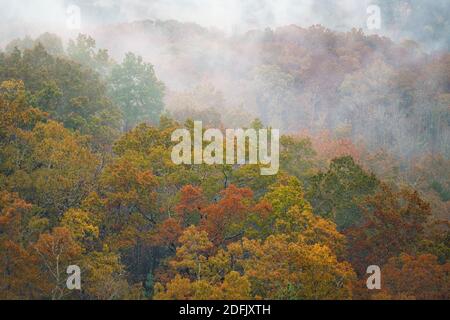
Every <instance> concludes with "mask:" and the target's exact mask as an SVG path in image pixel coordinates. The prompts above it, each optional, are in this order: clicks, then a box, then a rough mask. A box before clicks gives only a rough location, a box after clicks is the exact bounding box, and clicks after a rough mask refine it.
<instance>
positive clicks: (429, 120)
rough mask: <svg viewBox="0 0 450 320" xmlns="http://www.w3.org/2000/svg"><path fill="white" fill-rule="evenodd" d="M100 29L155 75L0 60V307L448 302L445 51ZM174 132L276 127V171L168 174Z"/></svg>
mask: <svg viewBox="0 0 450 320" xmlns="http://www.w3.org/2000/svg"><path fill="white" fill-rule="evenodd" d="M183 27H186V29H183ZM117 28H119V29H117V30H116V33H110V34H109V36H110V37H111V34H114V37H111V41H116V42H117V46H122V47H126V45H127V42H125V41H124V42H121V37H123V39H131V36H130V32H131V33H136V37H135V38H134V40H137V39H139V37H140V36H142V34H152V35H153V36H154V37H159V38H163V39H164V43H165V44H164V45H167V44H172V45H171V46H166V47H158V44H162V43H163V41H159V42H156V41H155V42H154V44H153V45H154V50H156V51H158V50H161V52H165V54H167V57H168V58H167V61H166V62H164V61H162V60H158V61H152V60H147V59H144V58H142V57H141V55H140V52H139V50H137V51H138V54H135V53H126V54H124V55H123V56H122V57H121V59H113V58H112V56H110V54H109V52H108V51H107V50H104V49H101V48H98V47H97V45H96V41H95V40H94V39H93V38H91V37H89V36H86V35H80V36H78V38H76V39H73V40H71V41H69V42H68V43H67V44H66V45H64V44H63V42H62V40H61V39H59V38H58V37H56V36H54V35H51V34H44V35H42V36H40V37H39V38H37V39H31V38H24V39H18V40H15V41H13V42H12V43H11V44H9V45H8V46H6V47H5V50H4V52H2V53H0V83H1V87H0V108H1V115H2V116H1V118H0V274H1V277H0V298H3V299H18V298H19V299H208V298H209V299H448V298H449V296H448V293H449V292H450V290H449V289H450V288H449V285H450V281H449V271H450V264H449V262H448V259H449V254H450V249H449V248H450V246H449V239H450V234H449V230H448V218H449V208H450V203H449V201H450V185H449V183H450V177H449V174H450V170H449V168H450V163H449V160H448V156H449V150H448V147H449V144H448V137H449V131H448V126H449V101H450V100H449V93H450V91H449V90H450V78H449V77H450V55H449V54H448V53H440V54H437V53H436V54H426V53H424V52H422V51H421V50H420V47H419V46H418V45H417V44H416V43H414V42H411V41H405V42H403V43H401V44H397V43H394V42H392V41H390V40H389V39H387V38H380V37H378V36H365V35H364V34H363V33H362V32H360V31H357V30H353V31H351V32H347V33H336V32H332V31H330V30H327V29H324V28H323V27H320V26H314V27H311V28H309V29H301V28H298V27H295V26H290V27H286V28H281V29H277V30H275V31H274V30H269V29H268V30H265V31H254V32H250V33H247V34H245V35H243V36H239V37H236V38H223V37H221V36H220V35H213V34H210V33H209V31H205V30H204V29H202V28H200V27H198V26H196V25H193V24H179V23H176V22H173V21H171V22H158V23H155V22H148V23H139V24H137V25H131V26H130V25H127V26H121V27H117ZM120 30H122V32H123V33H122V36H121V35H120V32H119V31H120ZM137 30H138V31H137ZM149 30H150V31H149ZM155 30H156V31H157V32H156V31H155ZM103 32H105V34H106V33H107V31H105V30H104V31H103ZM109 32H111V30H109ZM138 34H140V35H138ZM99 37H100V38H101V36H99ZM152 39H154V38H152ZM167 39H169V40H167ZM193 39H196V40H195V42H192V41H194V40H193ZM103 41H105V42H106V40H105V38H103ZM178 42H179V44H177V43H178ZM138 43H142V41H141V42H139V41H138ZM213 44H214V45H213ZM197 45H198V46H197ZM202 45H203V46H202ZM210 45H211V46H210ZM105 47H108V46H106V45H105ZM208 48H210V49H211V50H208ZM114 49H115V48H112V50H114ZM116 49H117V48H116ZM169 49H170V50H169ZM184 49H186V50H184ZM166 50H169V51H166ZM142 56H143V54H142ZM156 56H157V57H162V56H164V54H161V53H157V54H156ZM221 57H222V58H221ZM217 59H219V60H217ZM150 62H152V63H155V65H154V66H153V65H152V64H150ZM158 62H161V65H159V66H158ZM155 69H157V70H160V71H161V74H162V76H161V79H162V80H160V79H159V77H158V76H157V74H158V75H159V71H158V73H156V72H155ZM188 83H191V84H193V85H192V86H191V87H189V86H187V84H188ZM193 120H202V121H203V123H204V125H205V127H208V126H209V127H217V128H222V129H223V128H226V127H234V126H244V127H254V128H261V127H263V126H268V127H269V126H273V127H276V128H280V129H281V130H282V131H283V132H284V133H285V135H283V136H282V138H281V141H280V143H281V153H280V165H281V170H280V172H279V173H278V174H277V175H275V176H261V175H260V168H259V167H258V165H244V166H228V165H216V166H209V165H196V166H188V165H181V166H177V165H174V164H173V163H172V161H171V157H170V153H171V148H172V146H173V143H172V142H171V134H172V132H173V131H174V130H175V129H177V128H181V127H185V128H187V129H189V130H192V129H193ZM69 265H78V266H80V268H81V270H82V290H81V291H77V290H75V291H70V290H68V289H67V288H66V279H67V274H66V273H65V270H66V268H67V266H69ZM369 265H379V266H380V267H381V270H382V289H381V290H374V291H369V290H367V287H366V279H367V274H366V269H367V267H368V266H369Z"/></svg>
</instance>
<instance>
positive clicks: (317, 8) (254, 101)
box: [0, 0, 450, 155]
mask: <svg viewBox="0 0 450 320" xmlns="http://www.w3.org/2000/svg"><path fill="white" fill-rule="evenodd" d="M372 4H375V5H378V6H379V8H380V19H381V20H380V26H379V28H376V29H370V30H369V29H368V24H367V21H368V18H369V17H370V14H369V13H368V12H367V9H368V6H369V5H372ZM73 6H76V7H77V8H79V10H80V16H79V17H80V25H79V28H73V26H72V27H71V25H70V24H68V21H70V19H71V18H73V11H70V10H69V11H68V9H70V8H73ZM0 8H1V11H0V46H2V47H3V46H5V45H6V44H7V43H8V42H9V41H11V40H12V39H14V38H18V37H24V36H27V35H28V36H31V37H36V36H38V35H40V34H42V33H44V32H52V33H55V34H57V35H59V36H60V37H62V38H63V39H65V40H68V39H70V38H74V37H76V36H77V34H78V33H84V34H89V35H92V36H93V37H94V38H95V39H96V41H97V46H98V47H99V48H106V49H108V50H109V53H110V54H111V56H112V57H113V58H114V59H115V60H116V61H118V62H120V61H121V59H122V57H123V55H124V53H125V52H128V51H132V52H135V53H137V54H139V55H141V56H143V57H144V59H145V60H146V61H148V62H150V63H152V64H153V65H154V67H155V70H156V73H157V75H158V77H159V78H160V79H161V80H162V81H163V82H164V83H165V84H166V85H167V88H168V90H167V99H168V104H167V106H166V107H167V108H168V109H169V110H170V108H171V107H173V105H174V104H176V101H177V99H178V100H182V103H185V104H189V102H186V101H189V99H188V96H189V92H190V90H195V88H196V87H197V86H198V85H206V86H209V85H211V92H213V94H212V96H214V95H215V90H218V91H220V93H219V94H222V95H223V101H219V100H220V99H217V100H214V99H215V98H214V99H212V100H214V102H209V105H207V104H208V102H206V103H205V105H202V106H200V107H216V109H218V110H220V111H222V110H224V109H227V110H231V109H233V110H238V111H244V112H246V113H247V114H237V115H235V116H234V117H235V118H236V119H242V120H243V121H247V120H249V119H250V118H251V117H252V116H258V117H260V118H262V120H263V121H265V123H266V124H270V125H274V126H276V127H279V128H283V129H284V130H285V131H289V132H292V131H299V130H301V129H304V128H308V129H314V128H316V129H317V128H319V129H336V128H340V127H346V126H347V123H348V121H349V120H348V118H349V116H348V114H350V115H351V117H355V110H359V112H360V113H361V119H365V114H364V112H363V111H361V110H363V109H362V107H360V106H359V107H358V108H359V109H358V108H357V107H354V108H355V110H353V109H351V106H352V104H356V102H358V101H356V100H357V99H360V100H361V101H360V102H361V104H364V105H367V108H368V112H372V113H373V114H372V117H371V119H370V125H369V123H368V122H367V123H366V122H364V121H361V120H360V121H353V123H352V124H353V129H352V130H353V133H352V137H353V138H355V140H356V138H358V137H360V136H364V138H365V139H366V140H369V141H374V143H373V144H374V145H376V146H379V145H382V146H383V147H391V146H392V145H393V144H395V148H396V152H398V153H401V154H404V155H407V154H411V153H412V151H415V152H419V153H420V152H421V150H422V149H421V148H422V147H421V144H419V142H418V139H419V137H420V135H421V134H422V133H421V132H419V131H417V130H416V128H417V127H419V125H417V124H414V123H413V122H412V121H411V119H410V118H408V116H407V114H406V112H405V111H404V110H401V105H402V103H403V100H402V99H401V98H398V97H397V96H396V95H395V94H393V95H392V96H391V97H390V99H389V101H388V102H387V103H384V104H383V102H380V97H384V96H386V95H387V93H389V92H390V88H391V86H392V84H393V83H394V84H395V81H396V80H395V79H391V77H392V76H391V74H394V73H393V71H392V70H391V69H392V67H395V68H396V67H397V66H396V65H398V64H408V63H409V64H411V65H413V64H414V61H413V60H414V59H415V57H416V56H415V55H409V56H407V57H406V56H405V57H402V58H401V59H399V60H402V61H394V62H393V65H392V66H388V65H385V64H384V62H383V63H379V61H377V59H376V58H374V57H375V56H376V55H380V56H383V55H384V54H385V53H384V51H383V48H384V46H383V45H382V46H379V47H377V45H373V46H372V47H370V48H368V49H367V48H366V49H367V50H368V51H367V53H366V52H358V46H357V45H356V44H355V43H353V44H352V43H351V42H349V45H351V46H353V45H355V46H354V49H353V50H354V51H353V52H349V53H348V54H347V53H345V52H344V53H342V58H344V59H345V58H346V57H347V58H348V59H353V60H351V61H356V60H358V59H359V60H360V61H357V62H356V63H357V64H356V67H355V69H351V68H350V71H348V72H347V71H346V74H347V76H348V77H347V78H348V79H347V81H346V82H343V84H346V83H348V87H349V88H351V89H352V90H351V96H350V98H348V101H345V100H342V101H341V103H342V104H344V103H345V106H340V107H339V109H338V110H339V112H335V111H334V110H335V107H336V106H335V104H336V103H337V102H336V99H335V98H336V96H337V91H338V90H340V91H341V93H340V94H341V95H343V96H345V87H342V88H337V89H336V90H335V92H334V93H333V96H332V97H331V98H333V99H334V100H333V99H329V98H328V97H327V96H326V93H324V91H320V92H316V91H315V90H316V89H315V87H316V86H315V84H314V81H320V82H321V85H323V87H324V88H326V84H327V81H330V82H333V80H336V81H335V82H337V83H340V82H342V79H341V80H338V79H336V77H340V76H341V73H339V72H335V70H338V69H339V68H335V69H333V63H336V65H338V66H339V67H341V66H342V65H343V64H344V63H345V61H342V60H338V61H337V62H334V60H333V59H335V55H334V53H332V54H330V55H329V56H330V57H329V61H328V63H329V65H326V66H325V67H324V68H323V69H321V68H322V66H321V63H322V62H323V61H321V60H320V58H319V59H318V60H314V59H315V57H317V56H320V55H322V54H323V53H330V52H331V51H332V50H330V48H329V47H327V42H326V41H322V40H320V39H322V38H320V35H319V36H318V38H317V39H319V41H318V42H314V40H311V39H309V40H308V39H306V40H305V38H304V36H303V35H301V32H299V31H298V30H294V31H292V30H293V29H291V31H292V32H291V31H289V28H294V29H295V28H296V27H289V26H290V25H295V26H299V27H303V28H308V27H310V26H312V25H317V24H320V25H323V26H325V27H327V28H329V29H331V30H334V31H342V32H345V31H349V30H351V29H353V28H355V29H362V30H363V32H364V33H365V34H372V33H374V34H378V35H380V36H387V37H389V38H390V39H392V40H393V41H394V42H396V43H401V42H402V41H403V40H404V39H412V40H415V41H416V42H417V43H418V45H417V46H418V47H419V48H420V49H418V52H421V53H422V52H427V53H431V52H432V51H435V50H439V51H447V52H448V50H449V41H450V40H449V39H450V38H449V37H448V34H449V32H450V25H449V23H450V22H449V21H450V17H449V16H450V6H449V3H448V0H434V1H426V0H399V1H391V0H340V1H339V0H337V1H332V0H320V1H313V0H272V1H271V0H250V1H239V0H228V1H221V0H164V1H163V0H151V1H144V0H129V1H120V0H94V1H88V0H72V1H67V0H41V1H32V0H22V1H10V0H8V1H7V0H0ZM267 28H271V30H269V32H268V33H267V34H270V32H272V30H273V31H274V32H275V33H276V34H277V36H278V37H279V39H281V40H280V41H281V42H282V44H283V46H284V47H283V49H284V51H283V50H281V51H276V50H278V49H277V45H278V44H277V43H276V42H275V43H272V50H273V53H274V56H272V57H267V56H266V57H265V58H264V57H263V56H264V54H265V51H266V48H265V47H264V41H261V37H264V35H265V34H266V33H265V32H266V31H267ZM285 29H286V30H287V31H286V32H284V31H283V30H285ZM280 30H281V31H280ZM299 33H300V35H299ZM289 34H290V35H291V36H292V34H294V35H295V36H293V37H294V38H293V39H290V38H289V37H290V36H289ZM254 35H256V36H254ZM339 37H340V38H339V39H341V40H342V39H345V35H343V34H341V35H340V36H339ZM357 38H358V35H356V36H355V39H357ZM291 40H292V42H293V43H294V44H293V47H289V45H291V43H290V41H291ZM299 42H300V44H299ZM339 45H341V44H334V47H338V46H339ZM302 46H303V47H302ZM387 46H388V45H387ZM304 47H308V49H307V50H306V51H307V54H309V56H308V55H305V57H302V56H301V53H302V52H304V51H303V49H304ZM377 48H378V49H377ZM291 49H292V50H291ZM366 49H364V50H366ZM342 50H344V51H345V50H346V48H341V51H342ZM349 50H352V49H349ZM377 50H380V52H376V51H377ZM275 53H277V54H278V53H280V54H284V55H285V56H283V57H281V56H278V55H277V54H275ZM289 54H292V56H290V55H289ZM352 55H354V57H352ZM355 57H356V58H355ZM418 57H423V55H422V54H418ZM303 58H304V61H303V60H302V59H303ZM270 59H272V60H270ZM283 59H285V60H284V61H282V60H283ZM290 59H292V60H293V61H292V62H293V65H294V66H296V67H298V66H300V67H301V68H303V65H304V66H305V67H304V68H305V70H306V71H305V70H303V71H305V72H304V74H302V76H305V78H306V77H308V79H309V80H308V83H307V85H309V87H307V86H306V84H305V83H302V76H297V79H296V82H295V84H294V81H293V80H292V79H291V75H290V73H296V72H297V73H298V74H300V73H301V72H300V71H301V70H298V71H296V70H289V62H290ZM355 59H356V60H355ZM384 59H385V60H389V59H390V58H389V56H388V55H385V56H384ZM408 59H412V60H411V61H407V60H408ZM300 60H301V61H300ZM268 61H269V62H268ZM311 61H313V62H311ZM367 61H370V62H367ZM366 62H367V63H366ZM264 64H273V66H265V65H264ZM302 64H303V65H302ZM366 64H367V65H366ZM282 65H284V67H285V70H281V69H279V67H280V66H282ZM316 66H317V68H318V69H319V71H318V76H317V77H316V76H315V74H314V72H313V71H314V69H315V67H316ZM308 68H309V69H308ZM327 68H329V69H327ZM307 69H308V70H309V71H308V70H307ZM359 69H361V70H359ZM255 70H256V72H255ZM383 70H385V71H383ZM291 71H292V72H291ZM303 71H302V72H303ZM354 71H355V72H354ZM371 71H375V72H372V73H371ZM382 71H383V72H384V73H382ZM352 72H354V73H353V74H352ZM434 76H435V77H436V79H429V80H430V82H433V81H432V80H436V81H437V80H438V79H439V78H441V77H442V78H444V77H445V74H439V73H436V74H435V75H434ZM333 78H334V79H333ZM365 80H367V82H368V83H369V85H373V84H372V83H371V82H375V83H376V86H374V87H376V88H377V90H378V91H377V92H378V93H377V94H374V95H373V97H372V96H371V91H367V92H365V91H364V90H365V89H364V87H363V88H358V84H360V83H364V81H365ZM421 81H422V80H417V83H416V82H415V81H414V80H412V81H411V87H412V88H413V89H414V90H416V91H414V93H413V94H412V98H414V99H412V100H414V101H416V106H415V107H416V108H417V109H418V110H419V111H415V112H416V113H417V114H420V117H419V116H417V117H418V118H420V119H422V118H423V117H425V116H423V115H422V114H421V113H420V112H422V111H421V110H426V108H422V104H423V103H422V101H424V103H425V102H426V99H422V97H421V96H417V95H418V92H420V90H418V89H420V88H421V86H422V84H423V83H422V82H421ZM302 86H304V87H302ZM317 88H318V86H317ZM341 89H342V90H341ZM358 90H359V91H358ZM206 91H208V89H207V90H206ZM424 91H426V90H425V89H424ZM174 92H175V94H174ZM330 92H333V89H332V90H330ZM186 93H188V94H186ZM439 93H440V92H439ZM180 94H181V96H180ZM202 94H203V93H202ZM200 95H201V94H200ZM265 95H267V96H270V97H265ZM198 96H199V94H198V92H197V97H196V99H197V100H199V97H198ZM204 96H205V98H204V99H203V100H205V101H207V100H208V99H211V95H208V93H206V95H204ZM180 97H181V98H180ZM200 100H202V99H200ZM173 101H175V102H173ZM182 103H180V102H178V104H179V105H180V104H182ZM196 103H197V104H196ZM196 103H194V102H192V104H193V105H194V107H199V105H198V101H196ZM430 104H431V102H430ZM443 108H444V107H442V109H443ZM410 109H411V108H410ZM172 110H173V109H172ZM283 110H284V111H283ZM443 110H444V109H443ZM444 111H445V110H444ZM233 112H234V111H233ZM409 112H412V111H411V110H410V111H409ZM439 112H441V111H439ZM248 114H250V115H249V116H248V118H247V115H248ZM443 119H445V118H443ZM380 124H382V126H381V125H380ZM425 126H428V123H427V124H425ZM437 132H438V133H439V134H437V136H438V137H439V136H440V137H444V138H445V139H444V138H441V140H442V142H441V143H440V145H441V146H440V147H438V148H442V145H446V144H447V147H446V151H445V152H446V153H448V152H449V150H448V143H446V141H448V139H449V137H450V133H449V130H448V126H445V128H444V129H442V130H441V129H439V130H437ZM433 139H434V140H436V141H437V140H438V138H433ZM380 140H383V142H382V143H381V142H380ZM392 148H393V147H392Z"/></svg>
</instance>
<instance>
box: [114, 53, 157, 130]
mask: <svg viewBox="0 0 450 320" xmlns="http://www.w3.org/2000/svg"><path fill="white" fill-rule="evenodd" d="M109 83H110V95H111V97H112V99H113V101H114V102H115V103H116V104H117V105H118V106H119V107H120V109H121V111H122V113H123V115H124V130H125V131H128V130H130V129H132V128H133V127H134V126H135V125H137V124H138V123H140V122H146V121H147V122H152V123H156V122H157V121H158V120H159V115H160V113H161V111H162V110H163V107H164V104H163V101H162V99H163V95H164V84H163V83H162V82H161V81H159V80H158V79H157V78H156V75H155V71H154V70H153V66H152V65H151V64H148V63H145V62H144V61H143V60H142V58H141V57H138V56H136V55H134V54H133V53H127V54H126V55H125V58H124V60H123V62H122V64H121V65H117V66H115V67H114V68H113V69H112V71H111V77H110V79H109Z"/></svg>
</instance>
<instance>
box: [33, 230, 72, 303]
mask: <svg viewBox="0 0 450 320" xmlns="http://www.w3.org/2000/svg"><path fill="white" fill-rule="evenodd" d="M33 248H34V250H35V253H36V255H37V256H38V259H39V262H40V268H41V271H42V272H45V273H47V275H48V276H47V277H48V280H47V281H48V282H49V283H51V284H52V290H51V292H48V293H47V297H49V298H51V299H52V300H59V299H62V298H64V297H65V296H66V295H68V294H70V292H69V291H68V290H67V288H66V269H67V267H68V266H69V265H74V264H76V263H77V262H78V261H79V259H80V257H81V247H80V246H79V245H78V244H77V243H76V242H75V241H74V239H73V238H72V236H71V234H70V231H69V230H68V229H66V228H62V227H56V228H54V229H53V230H52V233H46V234H41V236H40V237H39V240H38V241H37V242H36V243H35V244H34V245H33Z"/></svg>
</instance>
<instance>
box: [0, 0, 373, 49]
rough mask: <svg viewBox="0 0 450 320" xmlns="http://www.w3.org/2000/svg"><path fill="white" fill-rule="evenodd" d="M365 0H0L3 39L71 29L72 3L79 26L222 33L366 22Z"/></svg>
mask: <svg viewBox="0 0 450 320" xmlns="http://www.w3.org/2000/svg"><path fill="white" fill-rule="evenodd" d="M369 3H370V1H369V0H341V1H329V0H325V1H313V0H250V1H240V0H228V1H222V0H150V1H145V0H128V1H122V0H94V1H87V0H72V1H67V0H41V1H33V0H21V1H10V0H0V7H1V13H0V18H1V19H0V25H1V28H0V30H1V31H0V32H1V41H2V42H5V41H9V40H11V39H12V38H14V37H22V36H24V35H26V34H28V35H31V36H33V35H37V34H39V33H42V32H43V31H51V32H56V33H58V34H60V35H62V34H69V35H71V34H72V33H73V30H69V29H67V27H66V20H67V9H68V7H69V6H70V5H76V6H79V8H80V10H81V30H80V31H83V32H87V31H89V30H92V29H94V28H96V27H99V26H102V25H107V24H112V23H124V22H131V21H136V20H145V19H153V20H154V19H159V20H168V19H174V20H178V21H181V22H195V23H197V24H200V25H202V26H204V27H207V28H218V29H220V30H222V31H224V32H226V33H235V32H245V31H248V30H250V29H255V28H263V29H264V28H266V27H272V28H273V27H277V26H283V25H288V24H296V25H299V26H310V25H313V24H323V25H325V26H327V27H330V28H332V29H346V28H347V29H349V28H351V27H361V28H364V27H365V21H366V19H367V14H366V9H367V6H368V4H369Z"/></svg>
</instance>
